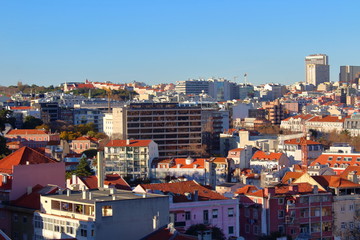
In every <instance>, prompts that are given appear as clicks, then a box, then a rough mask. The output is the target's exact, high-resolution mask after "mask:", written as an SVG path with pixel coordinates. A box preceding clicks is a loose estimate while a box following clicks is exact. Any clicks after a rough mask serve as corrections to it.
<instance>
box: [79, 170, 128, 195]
mask: <svg viewBox="0 0 360 240" xmlns="http://www.w3.org/2000/svg"><path fill="white" fill-rule="evenodd" d="M80 179H81V180H82V181H83V183H84V184H85V185H86V186H87V187H88V188H89V189H96V188H98V182H97V181H98V178H97V176H89V177H80ZM104 185H109V186H114V187H115V188H116V189H122V190H128V191H131V187H130V185H129V184H128V183H127V182H126V181H125V180H124V179H123V178H122V177H121V176H119V175H118V174H107V175H106V177H105V180H104Z"/></svg>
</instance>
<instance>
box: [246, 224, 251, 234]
mask: <svg viewBox="0 0 360 240" xmlns="http://www.w3.org/2000/svg"><path fill="white" fill-rule="evenodd" d="M245 232H246V233H249V232H250V225H249V224H246V225H245Z"/></svg>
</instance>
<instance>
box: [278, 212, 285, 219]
mask: <svg viewBox="0 0 360 240" xmlns="http://www.w3.org/2000/svg"><path fill="white" fill-rule="evenodd" d="M283 217H284V210H279V211H278V218H283Z"/></svg>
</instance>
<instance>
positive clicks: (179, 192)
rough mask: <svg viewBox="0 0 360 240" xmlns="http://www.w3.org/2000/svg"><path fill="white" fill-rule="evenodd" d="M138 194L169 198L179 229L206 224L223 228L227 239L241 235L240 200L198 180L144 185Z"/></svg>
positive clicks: (138, 189) (137, 188)
mask: <svg viewBox="0 0 360 240" xmlns="http://www.w3.org/2000/svg"><path fill="white" fill-rule="evenodd" d="M134 192H139V193H146V192H153V193H162V194H166V195H168V196H169V198H170V216H171V218H172V219H171V220H172V221H173V223H174V226H175V227H176V228H177V229H178V230H186V229H188V228H189V227H190V226H191V225H194V224H206V225H212V226H217V227H219V228H221V229H222V230H223V232H224V234H225V236H226V237H232V236H235V237H237V236H239V208H238V200H237V199H228V198H226V197H224V196H222V195H221V194H219V193H217V192H215V191H212V190H210V189H208V188H206V187H204V186H202V185H200V184H198V183H197V182H196V181H185V182H174V183H157V184H140V185H138V186H137V187H136V188H135V189H134Z"/></svg>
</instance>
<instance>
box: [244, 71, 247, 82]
mask: <svg viewBox="0 0 360 240" xmlns="http://www.w3.org/2000/svg"><path fill="white" fill-rule="evenodd" d="M246 78H247V73H245V74H244V83H245V85H246V84H247V80H246Z"/></svg>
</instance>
